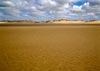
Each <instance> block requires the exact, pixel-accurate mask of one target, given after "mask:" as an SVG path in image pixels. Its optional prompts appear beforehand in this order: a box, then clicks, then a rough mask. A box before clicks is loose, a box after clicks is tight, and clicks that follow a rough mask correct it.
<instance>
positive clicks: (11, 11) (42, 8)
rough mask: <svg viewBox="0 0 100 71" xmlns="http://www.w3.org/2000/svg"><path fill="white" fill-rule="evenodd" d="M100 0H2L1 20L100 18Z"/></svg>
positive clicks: (0, 1)
mask: <svg viewBox="0 0 100 71" xmlns="http://www.w3.org/2000/svg"><path fill="white" fill-rule="evenodd" d="M99 7H100V0H0V20H33V21H48V20H58V19H66V20H100V8H99Z"/></svg>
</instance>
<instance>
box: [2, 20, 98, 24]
mask: <svg viewBox="0 0 100 71" xmlns="http://www.w3.org/2000/svg"><path fill="white" fill-rule="evenodd" d="M0 24H100V21H99V20H98V21H80V20H79V21H74V20H52V21H45V22H35V21H12V22H0Z"/></svg>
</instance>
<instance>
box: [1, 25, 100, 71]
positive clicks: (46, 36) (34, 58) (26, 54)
mask: <svg viewBox="0 0 100 71" xmlns="http://www.w3.org/2000/svg"><path fill="white" fill-rule="evenodd" d="M0 71H100V26H0Z"/></svg>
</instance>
